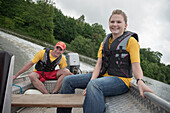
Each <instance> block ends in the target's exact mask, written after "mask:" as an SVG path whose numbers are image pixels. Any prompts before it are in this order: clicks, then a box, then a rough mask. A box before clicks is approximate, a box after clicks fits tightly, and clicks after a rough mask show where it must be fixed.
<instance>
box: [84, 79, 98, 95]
mask: <svg viewBox="0 0 170 113" xmlns="http://www.w3.org/2000/svg"><path fill="white" fill-rule="evenodd" d="M96 89H99V87H98V85H97V84H96V83H95V81H94V80H91V81H90V82H89V83H88V85H87V90H88V91H90V92H93V91H95V90H96Z"/></svg>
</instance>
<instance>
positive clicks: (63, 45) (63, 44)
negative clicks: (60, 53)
mask: <svg viewBox="0 0 170 113" xmlns="http://www.w3.org/2000/svg"><path fill="white" fill-rule="evenodd" d="M55 46H56V47H57V46H59V47H61V49H63V50H65V49H66V44H65V43H64V42H58V43H57V44H56V45H55Z"/></svg>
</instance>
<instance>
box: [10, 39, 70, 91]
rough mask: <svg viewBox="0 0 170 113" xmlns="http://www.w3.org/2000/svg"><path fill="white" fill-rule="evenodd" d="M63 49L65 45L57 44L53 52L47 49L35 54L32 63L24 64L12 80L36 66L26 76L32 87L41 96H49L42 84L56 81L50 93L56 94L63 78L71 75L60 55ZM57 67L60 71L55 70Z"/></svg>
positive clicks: (64, 59) (63, 58)
mask: <svg viewBox="0 0 170 113" xmlns="http://www.w3.org/2000/svg"><path fill="white" fill-rule="evenodd" d="M65 49H66V45H65V43H64V42H58V43H57V44H56V45H55V46H54V50H50V49H49V48H46V49H43V50H40V51H39V52H37V53H36V55H35V56H34V58H33V59H32V61H30V62H28V63H27V64H25V65H24V66H23V67H22V68H21V70H20V71H19V72H18V73H17V74H15V75H14V76H13V80H14V79H16V78H17V77H18V76H19V75H20V74H22V73H24V72H26V71H27V70H29V69H30V68H31V67H32V66H33V65H34V64H36V65H35V69H34V71H33V72H31V73H30V74H29V75H28V76H29V78H30V80H31V83H32V84H33V85H34V87H35V88H37V89H38V90H39V91H41V92H42V93H43V94H49V92H48V91H47V89H46V88H45V86H44V84H43V82H44V81H46V80H48V79H56V80H57V83H56V85H55V87H54V89H53V91H52V94H53V93H58V91H59V89H60V88H61V86H62V81H63V79H64V77H65V76H67V75H72V73H71V72H70V71H69V70H68V69H67V68H66V66H67V62H66V58H65V57H64V56H63V55H62V54H63V53H64V52H65ZM57 65H59V68H60V69H58V70H55V67H56V66H57Z"/></svg>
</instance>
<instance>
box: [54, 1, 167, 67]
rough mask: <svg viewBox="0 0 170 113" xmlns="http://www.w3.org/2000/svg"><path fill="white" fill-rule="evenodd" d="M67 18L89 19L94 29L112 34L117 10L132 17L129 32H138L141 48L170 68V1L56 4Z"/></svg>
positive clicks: (62, 2) (129, 19)
mask: <svg viewBox="0 0 170 113" xmlns="http://www.w3.org/2000/svg"><path fill="white" fill-rule="evenodd" d="M54 1H55V3H56V4H55V5H56V7H57V8H58V9H60V10H61V11H62V12H63V14H64V15H66V16H70V17H74V18H75V19H77V18H79V17H80V16H81V15H84V16H85V21H86V22H87V23H89V24H90V25H92V24H94V23H99V24H101V25H102V26H103V28H104V29H105V30H106V33H110V31H109V24H108V19H109V17H110V15H111V13H112V11H113V10H114V9H121V10H123V11H124V12H125V13H126V14H127V16H128V27H127V30H129V31H133V32H136V33H137V34H138V36H139V44H140V47H141V48H151V50H152V51H159V52H161V53H162V54H163V56H162V59H161V62H163V63H164V64H170V49H169V46H170V38H169V37H170V7H169V6H170V0H54Z"/></svg>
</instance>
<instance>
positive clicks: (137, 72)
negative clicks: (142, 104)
mask: <svg viewBox="0 0 170 113" xmlns="http://www.w3.org/2000/svg"><path fill="white" fill-rule="evenodd" d="M132 72H133V74H134V77H135V79H136V80H137V79H143V72H142V69H141V66H140V63H139V62H135V63H132ZM137 85H138V89H139V92H140V95H141V96H142V97H143V98H145V96H144V92H151V93H153V91H152V90H151V89H150V88H149V87H148V86H147V85H145V84H144V82H143V81H142V80H139V81H138V83H137Z"/></svg>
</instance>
